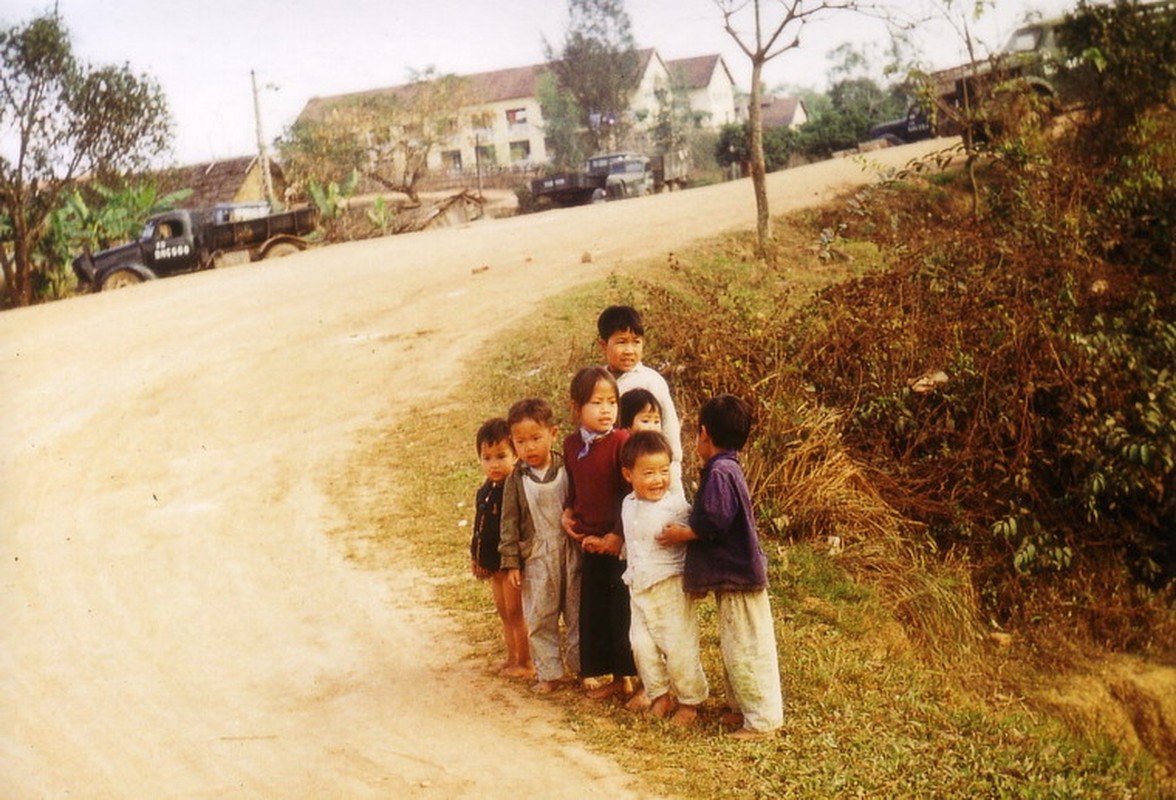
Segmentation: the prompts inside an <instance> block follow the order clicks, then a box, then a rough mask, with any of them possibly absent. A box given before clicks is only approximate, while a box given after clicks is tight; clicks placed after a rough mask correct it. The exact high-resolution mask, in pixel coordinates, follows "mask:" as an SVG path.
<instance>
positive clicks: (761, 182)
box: [747, 58, 772, 259]
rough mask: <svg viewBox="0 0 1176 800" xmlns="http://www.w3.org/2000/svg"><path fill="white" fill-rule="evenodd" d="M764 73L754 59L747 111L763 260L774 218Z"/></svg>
mask: <svg viewBox="0 0 1176 800" xmlns="http://www.w3.org/2000/svg"><path fill="white" fill-rule="evenodd" d="M763 69H764V62H763V60H762V59H760V58H753V59H752V62H751V99H750V101H749V107H748V109H747V122H748V127H749V128H750V132H751V185H752V187H753V188H754V190H755V222H756V224H755V231H756V245H755V250H756V253H755V254H756V256H757V257H758V258H760V259H766V258H767V257H768V244H769V243H770V242H771V240H772V218H771V215H770V213H769V211H768V185H767V177H766V175H767V165H766V164H765V161H764V108H763V87H762V82H761V76H762V74H763Z"/></svg>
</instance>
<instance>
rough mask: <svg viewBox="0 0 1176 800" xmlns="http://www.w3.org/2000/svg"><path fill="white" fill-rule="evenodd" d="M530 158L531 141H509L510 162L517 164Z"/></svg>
mask: <svg viewBox="0 0 1176 800" xmlns="http://www.w3.org/2000/svg"><path fill="white" fill-rule="evenodd" d="M530 160H531V143H530V142H526V141H523V142H511V143H510V163H512V164H518V163H519V162H523V161H530Z"/></svg>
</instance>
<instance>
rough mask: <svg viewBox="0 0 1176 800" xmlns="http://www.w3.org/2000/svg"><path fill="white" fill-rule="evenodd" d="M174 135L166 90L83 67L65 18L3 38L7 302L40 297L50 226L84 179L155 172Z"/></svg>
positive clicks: (139, 78) (0, 140) (0, 243)
mask: <svg viewBox="0 0 1176 800" xmlns="http://www.w3.org/2000/svg"><path fill="white" fill-rule="evenodd" d="M170 136H171V121H170V118H169V115H168V109H167V102H166V100H165V98H164V95H163V92H162V91H161V89H160V88H159V85H158V84H157V83H156V82H155V81H154V80H152V79H150V78H148V77H146V76H144V75H135V74H134V73H132V72H131V70H130V68H129V67H128V66H126V65H123V66H117V67H116V66H101V67H95V66H91V65H88V64H85V63H82V62H80V61H78V60H77V59H76V58H75V57H74V55H73V49H72V44H71V42H70V38H69V33H68V31H67V30H66V29H65V27H64V25H63V24H62V21H61V19H60V17H58V16H57V15H56V14H55V13H54V14H48V15H46V16H42V17H38V18H36V19H33V20H32V21H30V22H28V23H25V24H22V25H17V26H14V27H12V28H9V29H8V30H5V31H0V231H3V234H2V239H0V266H2V267H3V270H4V289H5V294H6V300H7V302H9V303H12V304H17V305H29V304H31V303H33V302H34V301H35V300H36V299H37V291H36V289H37V285H38V282H39V281H41V280H42V277H41V276H42V273H43V272H44V271H45V270H46V269H47V268H48V264H47V259H46V255H45V253H43V252H42V251H41V247H42V243H43V240H44V238H45V236H46V233H47V231H48V228H49V225H50V219H51V217H52V215H53V213H54V211H55V210H56V209H58V208H60V207H61V206H62V204H63V201H64V198H66V197H68V196H70V194H71V193H72V192H73V191H74V189H75V188H76V187H77V186H78V184H79V182H80V181H81V180H82V178H83V176H87V177H98V178H102V177H104V176H109V175H116V174H120V173H125V172H127V171H131V170H134V169H137V168H143V167H146V166H147V164H148V162H149V161H150V159H151V158H152V157H154V156H157V155H159V154H160V153H162V152H163V151H164V150H165V149H166V148H167V146H168V142H169V139H170Z"/></svg>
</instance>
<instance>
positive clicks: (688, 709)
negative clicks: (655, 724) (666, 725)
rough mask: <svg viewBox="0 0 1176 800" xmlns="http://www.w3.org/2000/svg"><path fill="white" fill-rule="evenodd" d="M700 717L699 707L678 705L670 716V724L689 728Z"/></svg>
mask: <svg viewBox="0 0 1176 800" xmlns="http://www.w3.org/2000/svg"><path fill="white" fill-rule="evenodd" d="M696 719H698V709H697V708H696V707H695V706H685V705H683V706H678V710H677V711H675V712H674V713H673V714H672V715H671V716H670V724H671V725H675V726H677V727H679V728H689V727H690V726H691V725H693V724H694V721H695V720H696Z"/></svg>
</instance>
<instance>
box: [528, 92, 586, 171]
mask: <svg viewBox="0 0 1176 800" xmlns="http://www.w3.org/2000/svg"><path fill="white" fill-rule="evenodd" d="M537 94H538V97H539V107H540V108H541V109H542V110H543V136H544V139H545V140H546V141H547V155H548V158H549V159H550V160H551V163H552V164H553V165H554V166H555V167H556V168H558V169H579V168H580V167H582V166H583V165H584V162H585V160H587V158H588V156H589V155H591V153H590V152H589V151H588V148H587V145H586V144H585V142H584V137H583V136H582V135H581V125H580V120H581V118H582V116H581V113H580V107H579V105H578V104H577V103H576V98H574V97H572V95H571V94H569V93H567V92H562V91H560V88H559V84H558V83H557V81H556V78H555V75H554V74H552V73H551V72H544V73H542V74H541V75H540V76H539V81H538V86H537Z"/></svg>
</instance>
